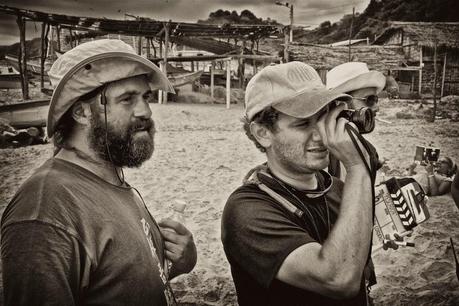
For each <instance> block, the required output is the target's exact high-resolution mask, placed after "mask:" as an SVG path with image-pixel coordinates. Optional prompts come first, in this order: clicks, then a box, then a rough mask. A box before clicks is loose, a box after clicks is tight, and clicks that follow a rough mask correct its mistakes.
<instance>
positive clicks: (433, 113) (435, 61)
mask: <svg viewBox="0 0 459 306" xmlns="http://www.w3.org/2000/svg"><path fill="white" fill-rule="evenodd" d="M433 65H434V79H433V111H432V122H435V116H436V115H437V41H436V40H435V42H434V63H433Z"/></svg>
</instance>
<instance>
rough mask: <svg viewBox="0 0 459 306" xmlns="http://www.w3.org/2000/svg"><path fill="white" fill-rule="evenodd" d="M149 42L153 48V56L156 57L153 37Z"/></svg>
mask: <svg viewBox="0 0 459 306" xmlns="http://www.w3.org/2000/svg"><path fill="white" fill-rule="evenodd" d="M150 44H151V47H152V48H153V57H156V47H155V44H154V43H153V38H150Z"/></svg>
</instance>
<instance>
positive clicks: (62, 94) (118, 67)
mask: <svg viewBox="0 0 459 306" xmlns="http://www.w3.org/2000/svg"><path fill="white" fill-rule="evenodd" d="M143 74H145V75H147V76H148V81H149V85H150V88H151V89H152V90H155V89H161V90H164V91H168V92H174V88H173V87H172V85H171V83H170V82H169V80H168V79H167V77H166V75H164V73H163V72H162V71H161V70H160V69H159V68H158V67H157V66H156V65H155V64H153V63H152V62H151V61H149V60H148V59H146V58H144V57H142V56H140V55H137V54H136V53H135V50H134V49H133V48H132V47H131V46H130V45H128V44H126V43H125V42H123V41H121V40H117V39H100V40H95V41H90V42H86V43H83V44H80V45H78V46H77V47H75V48H73V49H71V50H69V51H67V52H66V53H64V54H63V55H61V56H60V57H59V58H58V59H57V60H56V61H55V62H54V64H53V65H52V67H51V69H50V70H49V72H48V75H49V78H50V81H51V84H52V85H53V87H54V92H53V96H52V97H51V102H50V105H49V111H48V122H47V133H48V137H52V136H53V134H54V131H55V128H56V126H57V123H58V122H59V120H60V119H61V118H62V116H63V115H64V114H65V112H66V111H67V110H69V109H70V108H71V107H72V105H73V104H74V103H75V102H76V101H78V99H79V98H80V97H81V96H83V95H85V94H87V93H89V92H91V91H93V90H95V89H97V88H99V87H101V86H103V85H104V84H107V83H110V82H114V81H118V80H122V79H125V78H130V77H134V76H138V75H143Z"/></svg>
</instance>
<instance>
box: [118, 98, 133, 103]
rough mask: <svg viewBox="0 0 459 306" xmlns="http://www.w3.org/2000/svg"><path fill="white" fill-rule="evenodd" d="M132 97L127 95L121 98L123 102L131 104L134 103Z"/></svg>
mask: <svg viewBox="0 0 459 306" xmlns="http://www.w3.org/2000/svg"><path fill="white" fill-rule="evenodd" d="M132 100H133V99H132V97H126V98H123V99H122V100H121V103H123V104H131V103H132Z"/></svg>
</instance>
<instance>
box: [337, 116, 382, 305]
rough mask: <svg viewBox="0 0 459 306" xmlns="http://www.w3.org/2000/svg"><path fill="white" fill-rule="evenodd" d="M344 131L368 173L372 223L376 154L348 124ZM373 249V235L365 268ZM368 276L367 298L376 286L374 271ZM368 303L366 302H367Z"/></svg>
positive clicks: (373, 217) (368, 263) (372, 218)
mask: <svg viewBox="0 0 459 306" xmlns="http://www.w3.org/2000/svg"><path fill="white" fill-rule="evenodd" d="M345 129H346V131H347V132H348V134H349V137H350V138H351V140H352V142H353V144H354V146H355V148H356V149H357V151H358V152H359V155H360V157H361V158H362V161H363V163H364V164H365V168H366V169H367V171H368V174H369V175H370V181H371V201H372V205H371V207H372V213H371V221H372V222H374V219H375V181H376V170H377V164H378V158H377V154H376V150H375V149H373V148H371V147H370V144H369V142H368V141H367V140H366V139H365V138H363V136H362V135H360V133H359V132H358V131H357V130H356V129H355V128H354V127H353V126H351V125H350V124H346V126H345ZM357 139H358V140H359V141H360V143H361V144H362V146H363V147H364V148H365V150H366V151H367V154H368V155H369V161H368V162H367V160H366V158H365V154H364V152H362V149H361V147H360V145H359V143H358V142H357ZM372 248H373V235H372V236H371V238H370V249H369V250H368V258H367V263H366V266H369V265H370V264H371V265H372V263H371V252H372ZM368 274H369V275H368V276H367V275H366V277H365V278H367V280H366V289H367V298H369V293H370V288H371V286H372V285H374V284H376V276H375V275H374V270H372V271H369V273H368ZM367 303H368V301H367Z"/></svg>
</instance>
